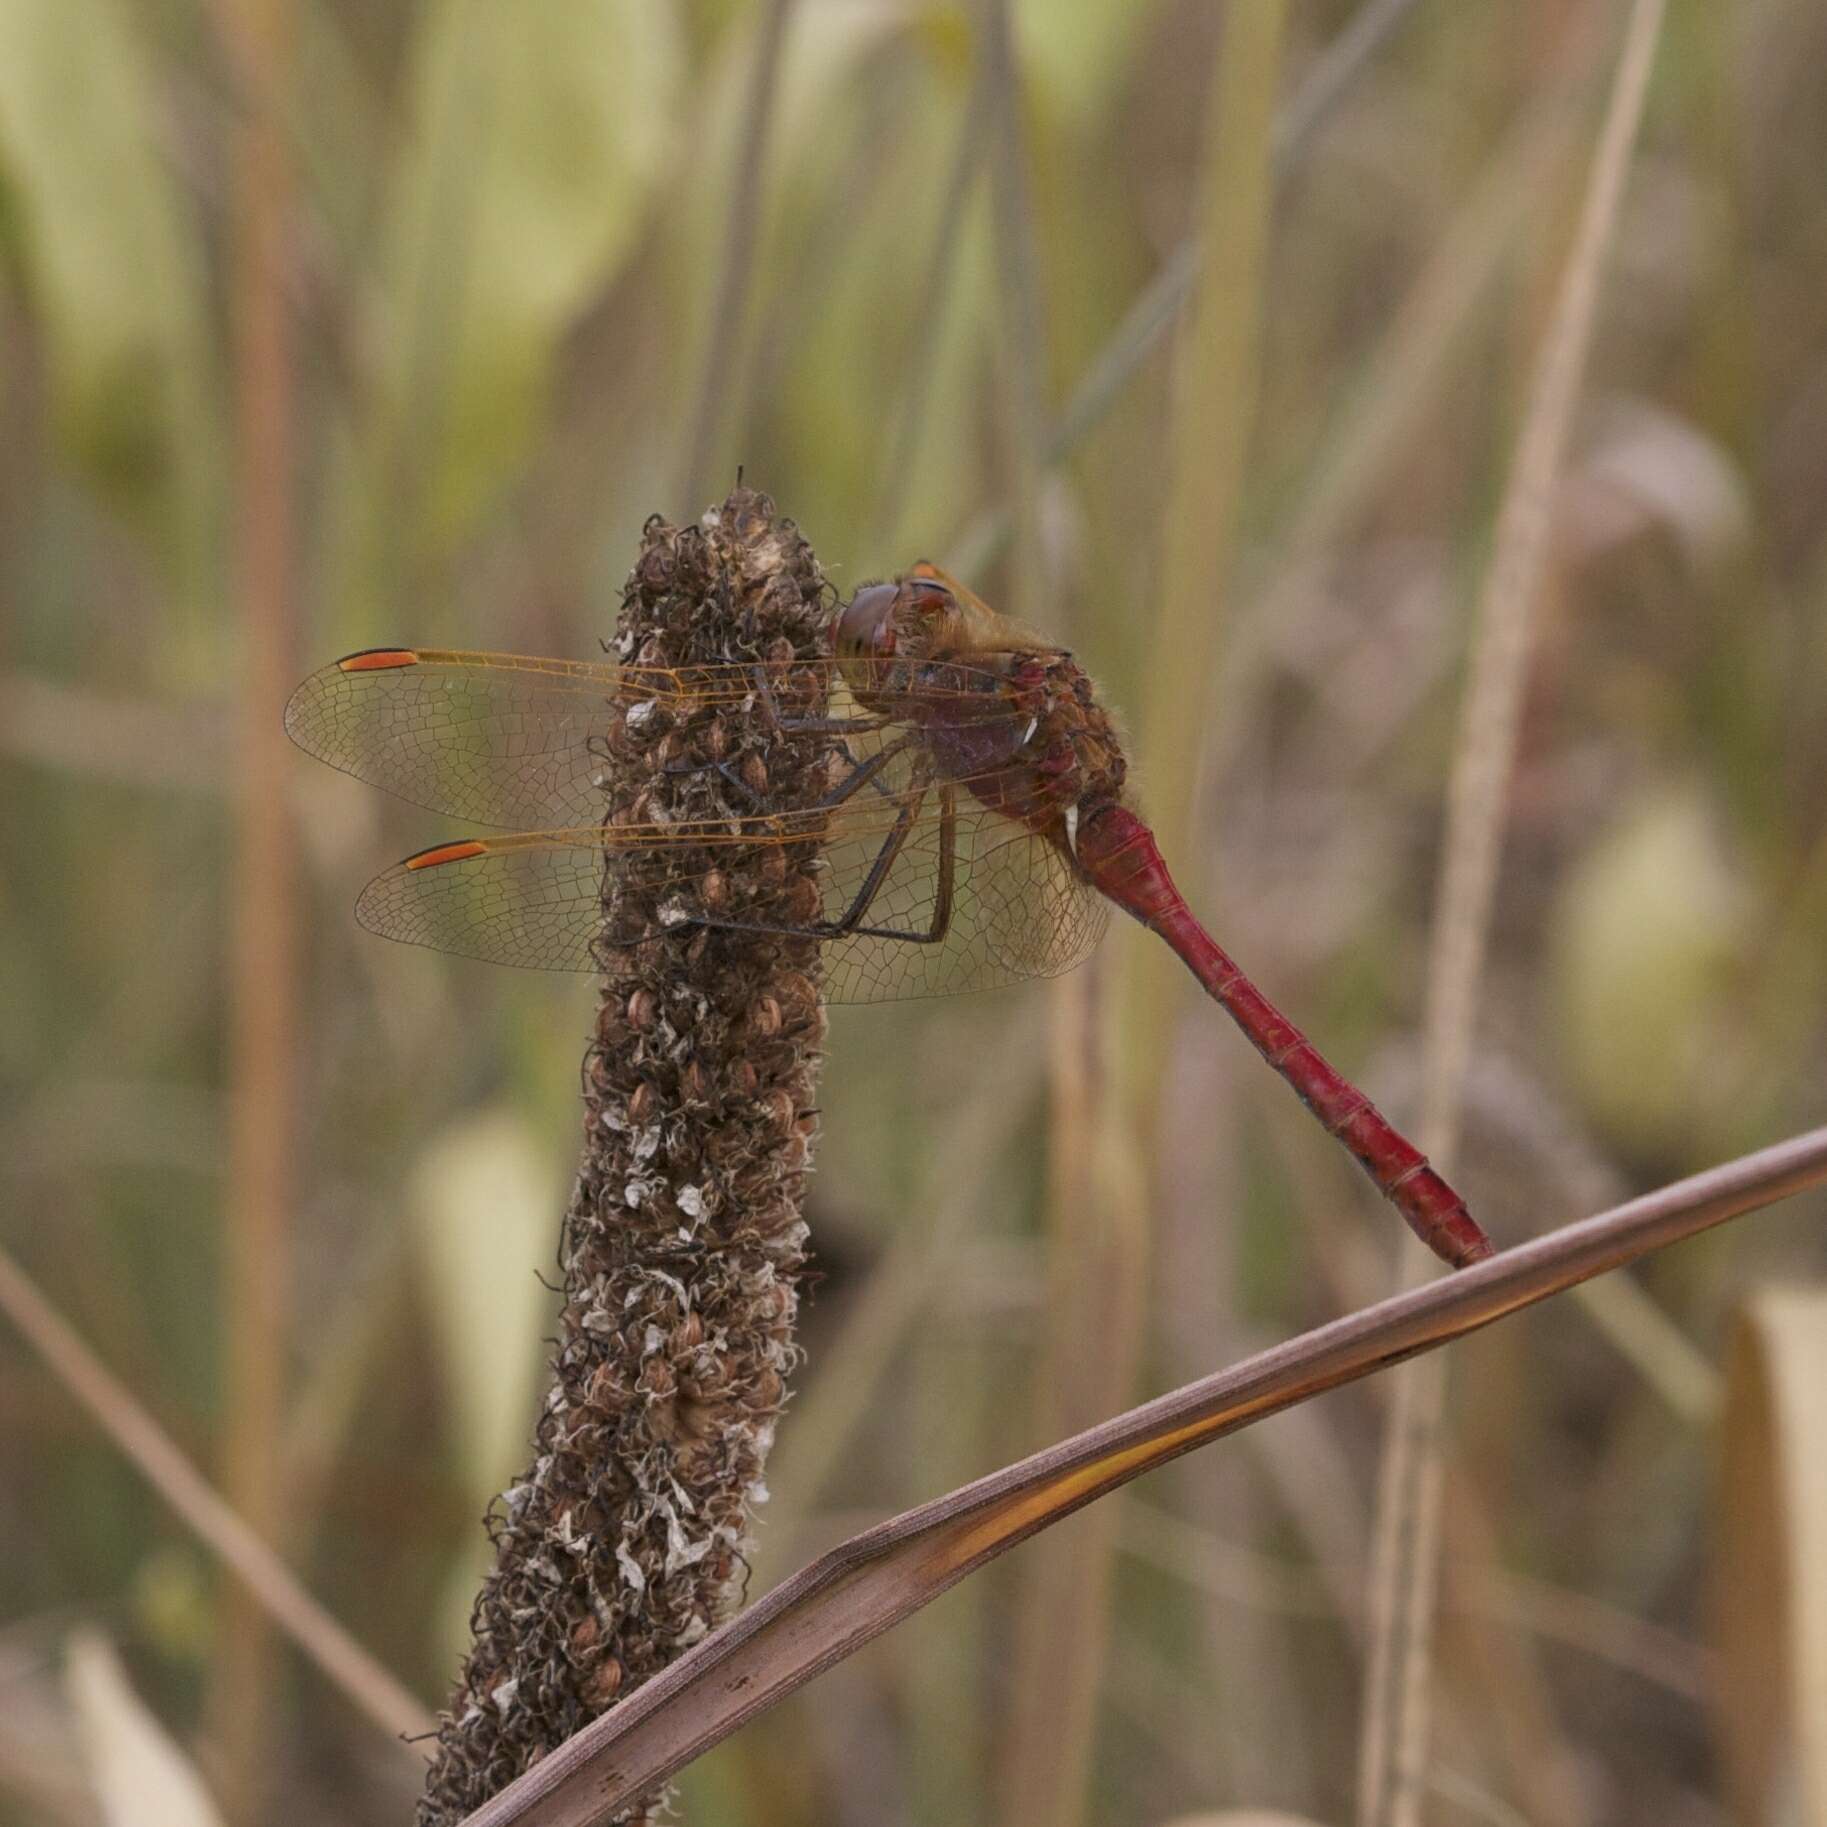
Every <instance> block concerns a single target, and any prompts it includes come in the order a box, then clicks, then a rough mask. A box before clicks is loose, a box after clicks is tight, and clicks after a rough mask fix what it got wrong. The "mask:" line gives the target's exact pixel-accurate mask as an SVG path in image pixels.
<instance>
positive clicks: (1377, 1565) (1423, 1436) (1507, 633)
mask: <svg viewBox="0 0 1827 1827" xmlns="http://www.w3.org/2000/svg"><path fill="white" fill-rule="evenodd" d="M1662 15H1663V0H1635V4H1634V5H1633V7H1632V10H1631V15H1630V20H1629V23H1628V25H1627V27H1626V30H1625V36H1624V44H1623V50H1622V52H1621V54H1620V56H1619V59H1618V66H1617V73H1616V76H1615V77H1614V79H1613V83H1612V89H1611V95H1610V99H1609V102H1608V105H1607V108H1606V115H1605V123H1604V127H1603V129H1602V131H1601V135H1600V139H1599V144H1598V148H1597V151H1596V152H1595V154H1594V156H1593V162H1592V171H1591V175H1590V177H1589V179H1588V181H1587V187H1586V194H1585V199H1584V202H1583V205H1582V208H1581V214H1580V220H1579V225H1578V229H1577V231H1576V233H1575V237H1574V242H1573V246H1572V248H1571V250H1570V251H1569V253H1568V256H1567V261H1566V265H1565V266H1564V268H1563V269H1562V272H1561V277H1560V284H1559V287H1558V288H1557V293H1556V297H1555V301H1554V307H1553V313H1552V316H1551V318H1550V320H1549V324H1548V327H1547V331H1546V333H1545V335H1544V337H1543V341H1542V348H1541V354H1540V357H1539V360H1538V362H1537V365H1536V371H1535V373H1534V375H1533V377H1532V383H1531V386H1530V390H1529V401H1528V409H1527V413H1526V416H1525V418H1524V421H1523V427H1522V432H1521V436H1520V438H1519V441H1518V446H1517V453H1516V459H1515V463H1514V465H1513V467H1512V470H1511V474H1510V478H1509V482H1508V484H1507V486H1506V489H1505V493H1504V500H1503V505H1502V508H1501V510H1500V512H1499V515H1498V523H1497V534H1496V541H1495V546H1494V550H1493V553H1492V558H1491V567H1490V571H1489V574H1488V577H1487V580H1486V586H1485V591H1484V601H1483V603H1482V605H1481V610H1482V613H1481V617H1480V625H1479V634H1478V640H1477V647H1476V650H1475V652H1474V654H1473V659H1472V671H1471V678H1470V680H1469V682H1468V684H1467V688H1466V695H1465V703H1464V708H1463V710H1462V712H1461V723H1460V732H1461V733H1460V738H1459V744H1458V750H1457V753H1456V755H1455V759H1454V766H1453V777H1452V783H1451V789H1450V803H1449V807H1448V814H1447V830H1446V841H1445V845H1444V849H1443V853H1442V854H1443V860H1442V868H1441V882H1440V894H1439V911H1438V913H1437V915H1436V919H1435V931H1434V946H1433V958H1432V962H1431V967H1430V972H1429V985H1428V1013H1427V1042H1426V1058H1425V1068H1424V1070H1425V1079H1426V1090H1425V1096H1424V1099H1423V1110H1422V1122H1421V1146H1422V1147H1423V1148H1424V1149H1426V1151H1427V1152H1428V1154H1429V1155H1430V1156H1431V1157H1432V1158H1433V1159H1434V1160H1435V1161H1436V1162H1438V1163H1441V1164H1442V1165H1447V1164H1449V1163H1450V1162H1451V1159H1452V1156H1453V1153H1454V1150H1455V1147H1456V1144H1457V1141H1458V1135H1459V1122H1460V1113H1461V1107H1462V1102H1463V1096H1464V1085H1465V1077H1466V1069H1467V1066H1468V1064H1469V1062H1470V1059H1471V1055H1472V1027H1473V1021H1474V1016H1475V1013H1476V1010H1477V1006H1478V999H1479V992H1480V988H1481V985H1482V980H1483V975H1484V959H1485V949H1486V945H1487V942H1488V939H1489V936H1490V926H1491V909H1492V905H1493V902H1494V899H1495V894H1496V883H1497V862H1498V852H1499V848H1500V846H1501V843H1502V837H1503V830H1504V823H1505V820H1504V816H1503V814H1504V807H1505V804H1506V802H1507V796H1508V787H1509V778H1510V772H1511V769H1512V767H1513V765H1514V762H1515V757H1516V734H1517V728H1518V723H1519V719H1520V716H1521V706H1522V696H1523V687H1524V684H1525V682H1526V675H1527V660H1528V653H1529V641H1530V636H1531V633H1532V631H1533V628H1534V619H1535V618H1534V609H1535V603H1536V600H1537V598H1538V596H1539V594H1540V585H1541V579H1542V574H1543V570H1544V568H1545V566H1546V563H1547V551H1548V545H1547V538H1548V530H1549V513H1550V508H1551V505H1552V501H1553V491H1554V483H1555V479H1556V477H1557V475H1558V474H1559V471H1560V465H1561V457H1562V452H1563V451H1564V449H1565V447H1566V442H1567V436H1568V431H1569V427H1570V425H1571V422H1572V417H1573V409H1574V406H1575V404H1576V403H1577V400H1578V398H1579V390H1580V383H1581V380H1582V378H1583V376H1584V373H1585V364H1586V351H1587V348H1588V346H1589V345H1590V342H1591V338H1592V326H1593V320H1594V317H1595V314H1596V310H1597V304H1598V293H1599V279H1600V276H1601V273H1602V271H1603V267H1604V257H1605V253H1606V250H1607V249H1608V248H1609V246H1610V244H1611V239H1612V235H1613V232H1614V230H1615V228H1616V224H1617V216H1618V204H1619V200H1620V198H1621V196H1622V194H1623V189H1624V180H1625V177H1626V175H1627V174H1628V172H1629V169H1630V156H1631V151H1632V148H1633V147H1634V145H1635V143H1636V135H1637V127H1638V124H1639V122H1640V121H1641V119H1642V112H1643V99H1644V96H1645V93H1646V92H1647V89H1648V86H1649V71H1650V65H1651V63H1652V62H1653V60H1654V57H1655V50H1656V44H1657V42H1658V40H1659V38H1660V35H1661V29H1662ZM1448 1171H1450V1166H1449V1167H1448ZM1409 1260H1410V1264H1411V1268H1410V1278H1411V1279H1412V1278H1413V1275H1414V1274H1415V1273H1417V1272H1419V1268H1420V1265H1419V1264H1418V1260H1417V1259H1416V1258H1415V1257H1413V1256H1411V1258H1410V1259H1409ZM1445 1374H1446V1373H1445V1366H1444V1363H1443V1362H1442V1361H1440V1360H1435V1361H1434V1362H1432V1363H1429V1364H1418V1365H1416V1366H1414V1367H1413V1368H1412V1369H1410V1370H1408V1371H1405V1372H1404V1373H1403V1374H1402V1375H1401V1376H1400V1377H1398V1378H1397V1379H1396V1383H1395V1387H1394V1390H1393V1392H1392V1399H1391V1402H1390V1407H1389V1415H1388V1421H1387V1426H1386V1430H1385V1436H1384V1447H1383V1464H1382V1472H1381V1479H1380V1486H1379V1490H1378V1505H1377V1530H1376V1540H1375V1544H1374V1548H1373V1590H1372V1597H1373V1613H1372V1615H1373V1618H1374V1620H1375V1628H1374V1629H1373V1631H1372V1633H1371V1654H1370V1658H1369V1667H1368V1670H1367V1679H1366V1690H1367V1691H1366V1699H1365V1708H1364V1723H1363V1729H1362V1733H1361V1736H1360V1740H1359V1758H1358V1805H1357V1819H1358V1822H1359V1827H1415V1823H1417V1822H1418V1821H1419V1820H1420V1818H1421V1807H1422V1797H1423V1795H1424V1793H1425V1791H1426V1788H1427V1780H1426V1777H1427V1772H1426V1764H1427V1747H1428V1733H1429V1724H1430V1714H1431V1699H1432V1696H1431V1692H1430V1686H1431V1672H1432V1634H1433V1613H1434V1604H1435V1597H1436V1587H1437V1576H1438V1565H1439V1558H1440V1535H1441V1505H1442V1500H1443V1491H1444V1470H1443V1460H1442V1417H1443V1414H1444V1409H1445Z"/></svg>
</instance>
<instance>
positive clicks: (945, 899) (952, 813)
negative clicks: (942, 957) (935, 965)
mask: <svg viewBox="0 0 1827 1827" xmlns="http://www.w3.org/2000/svg"><path fill="white" fill-rule="evenodd" d="M925 796H926V795H925V791H924V789H922V791H921V793H920V795H919V797H918V798H916V799H914V800H912V801H911V802H910V803H909V804H908V805H906V806H904V807H903V808H902V809H901V816H900V817H899V818H898V819H896V820H895V824H894V829H893V830H892V831H890V832H889V833H888V835H887V837H885V838H884V839H883V840H882V847H881V849H880V850H879V851H877V852H876V858H875V861H874V862H873V863H872V864H871V865H870V868H869V874H868V877H867V878H866V879H865V880H864V883H863V885H862V887H861V888H859V889H858V890H857V892H856V898H855V899H854V900H853V901H852V902H851V903H850V906H849V907H848V908H847V909H846V910H845V912H844V913H843V914H841V915H840V916H839V917H838V918H837V919H835V920H831V921H828V922H827V923H826V929H825V930H823V931H822V932H821V935H820V936H821V937H823V938H828V939H902V940H905V941H906V942H907V943H908V944H909V945H937V944H938V943H939V942H940V941H941V940H942V939H943V938H944V937H945V935H946V934H947V933H948V932H950V931H951V925H952V889H953V886H954V884H955V882H956V880H957V873H958V800H957V789H956V788H955V787H949V786H946V787H941V788H940V789H939V805H940V813H939V885H938V890H937V892H936V893H935V894H934V896H933V918H932V924H931V925H930V926H929V927H928V928H927V929H926V931H925V932H923V933H920V932H912V931H909V930H908V929H907V928H905V927H896V926H865V925H864V924H863V917H864V915H865V914H867V913H868V911H869V909H870V907H871V905H872V904H873V903H874V901H875V898H876V896H877V895H879V894H880V893H881V892H882V883H883V882H884V881H885V880H886V879H887V876H888V872H889V870H890V869H892V868H893V867H894V861H895V858H896V857H897V856H899V855H900V854H901V849H902V846H903V845H905V843H906V842H907V833H908V832H909V831H910V830H911V829H912V828H913V820H914V815H915V814H916V813H917V812H918V811H919V809H920V801H921V800H922V799H924V798H925Z"/></svg>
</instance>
